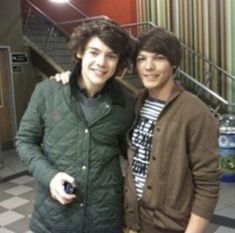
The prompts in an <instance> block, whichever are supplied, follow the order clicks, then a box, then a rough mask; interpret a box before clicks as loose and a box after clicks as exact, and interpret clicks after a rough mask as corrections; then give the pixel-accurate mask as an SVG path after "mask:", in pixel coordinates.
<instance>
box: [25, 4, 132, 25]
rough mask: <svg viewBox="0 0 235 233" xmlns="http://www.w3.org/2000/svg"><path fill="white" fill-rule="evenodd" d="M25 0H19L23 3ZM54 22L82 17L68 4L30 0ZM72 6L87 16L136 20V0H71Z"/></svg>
mask: <svg viewBox="0 0 235 233" xmlns="http://www.w3.org/2000/svg"><path fill="white" fill-rule="evenodd" d="M24 2H25V0H21V4H22V5H25V4H24ZM30 2H32V3H33V4H34V5H36V6H37V7H38V8H39V9H41V10H42V11H43V12H45V13H46V14H47V15H48V16H50V18H51V19H53V20H54V21H55V22H61V21H65V20H72V19H79V18H83V17H84V16H82V15H81V14H79V13H78V12H77V11H76V10H74V9H73V7H71V6H69V5H68V4H55V3H52V2H50V0H30ZM70 2H71V4H72V5H73V6H75V7H76V8H77V9H79V10H80V11H81V12H83V13H84V14H85V15H87V16H89V17H93V16H99V15H106V16H108V17H110V18H111V19H113V20H115V21H117V22H118V23H120V24H128V23H134V22H136V0H122V1H120V0H92V1H88V0H73V1H72V0H71V1H70Z"/></svg>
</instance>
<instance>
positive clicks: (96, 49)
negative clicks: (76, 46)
mask: <svg viewBox="0 0 235 233" xmlns="http://www.w3.org/2000/svg"><path fill="white" fill-rule="evenodd" d="M87 49H91V50H95V51H98V52H101V50H100V49H99V48H96V47H92V46H88V47H87V48H86V50H87ZM107 54H115V55H118V54H117V53H115V52H114V51H112V50H110V51H108V52H107Z"/></svg>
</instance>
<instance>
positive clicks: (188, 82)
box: [123, 22, 235, 115]
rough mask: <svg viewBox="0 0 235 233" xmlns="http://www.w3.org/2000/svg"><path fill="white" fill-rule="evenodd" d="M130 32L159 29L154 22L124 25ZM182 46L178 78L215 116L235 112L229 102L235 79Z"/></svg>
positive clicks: (136, 33) (233, 103)
mask: <svg viewBox="0 0 235 233" xmlns="http://www.w3.org/2000/svg"><path fill="white" fill-rule="evenodd" d="M123 27H125V28H126V29H127V30H128V32H129V33H130V34H131V35H132V36H133V37H136V36H138V35H139V33H142V32H143V31H145V30H146V29H150V28H152V27H157V25H155V24H154V23H153V22H142V23H132V24H125V25H123ZM181 45H182V55H183V56H182V64H181V67H180V69H178V72H177V75H176V78H177V79H178V80H180V81H181V82H182V83H183V84H184V85H185V86H187V88H188V89H190V91H193V92H194V93H195V94H196V95H198V96H199V97H202V95H203V97H204V98H202V99H203V100H204V101H205V102H207V104H208V105H210V104H211V108H212V109H211V110H212V112H214V114H215V115H220V113H219V112H227V111H230V112H235V102H232V101H229V100H228V89H229V88H230V86H229V84H230V85H231V83H234V85H235V82H234V81H235V77H234V76H233V75H231V74H229V73H228V72H227V71H226V70H224V69H222V68H221V67H219V66H217V65H215V64H214V63H213V62H211V61H210V60H208V59H207V58H205V57H203V56H202V55H200V54H198V53H197V52H196V51H194V50H193V49H191V48H189V47H188V46H186V45H185V44H184V43H182V42H181Z"/></svg>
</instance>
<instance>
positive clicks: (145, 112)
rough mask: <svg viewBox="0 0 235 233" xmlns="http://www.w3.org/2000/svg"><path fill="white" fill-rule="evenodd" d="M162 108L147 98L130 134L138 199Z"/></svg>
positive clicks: (162, 106) (140, 195)
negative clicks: (154, 131) (155, 127)
mask: <svg viewBox="0 0 235 233" xmlns="http://www.w3.org/2000/svg"><path fill="white" fill-rule="evenodd" d="M164 106H165V102H163V101H160V100H157V99H153V98H151V97H149V98H147V99H146V100H145V102H144V104H143V106H142V108H141V109H140V114H139V119H138V121H137V123H136V125H135V128H134V129H133V132H132V138H131V140H132V147H133V150H134V158H133V163H132V172H133V175H134V181H135V188H136V193H137V197H138V198H139V199H140V198H141V197H142V194H143V189H144V184H145V180H146V175H147V169H148V165H149V160H150V152H151V145H152V137H153V130H154V126H155V124H156V121H157V119H158V116H159V114H160V112H161V111H162V109H163V108H164Z"/></svg>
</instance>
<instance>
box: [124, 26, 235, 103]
mask: <svg viewBox="0 0 235 233" xmlns="http://www.w3.org/2000/svg"><path fill="white" fill-rule="evenodd" d="M122 26H123V27H125V28H127V30H128V28H131V27H134V26H137V27H138V26H150V27H157V25H156V24H154V23H153V22H149V21H147V22H140V23H130V24H125V25H122ZM181 45H182V47H183V48H185V49H186V50H187V51H189V52H190V53H191V54H193V55H194V56H196V57H197V58H198V59H201V60H203V62H205V63H206V64H207V65H210V66H211V67H213V68H214V69H216V70H217V71H220V72H221V73H222V74H223V75H225V76H226V77H228V78H231V79H232V80H233V81H235V77H234V76H233V75H231V74H230V73H228V72H227V71H226V70H224V69H222V68H221V67H219V66H217V65H216V64H214V63H213V62H211V61H210V60H208V59H207V58H205V57H203V56H202V55H200V54H198V53H197V52H196V51H194V50H193V49H191V48H189V47H188V46H186V45H185V44H184V43H183V42H181ZM179 72H180V73H181V74H182V75H183V76H185V77H186V78H187V79H189V80H190V81H191V82H193V83H195V84H196V85H197V86H199V87H200V88H201V89H203V90H205V91H206V92H207V93H209V94H210V95H211V96H213V97H214V98H216V99H217V100H218V101H220V102H221V103H223V104H224V105H226V106H227V107H235V103H234V102H229V101H227V100H225V99H224V98H223V97H222V96H220V95H219V94H217V93H216V92H215V91H213V90H211V89H209V88H208V87H207V86H206V85H204V84H202V83H201V82H199V81H198V80H196V79H195V78H193V77H192V76H190V75H189V74H187V73H186V72H184V71H183V70H181V69H179Z"/></svg>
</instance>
